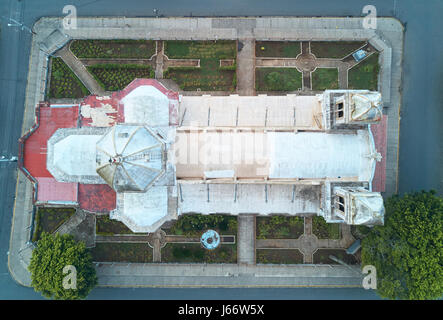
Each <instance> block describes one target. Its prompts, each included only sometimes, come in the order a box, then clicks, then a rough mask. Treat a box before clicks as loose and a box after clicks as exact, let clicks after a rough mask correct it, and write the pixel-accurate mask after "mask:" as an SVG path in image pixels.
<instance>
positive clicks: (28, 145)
mask: <svg viewBox="0 0 443 320" xmlns="http://www.w3.org/2000/svg"><path fill="white" fill-rule="evenodd" d="M38 108H40V117H39V118H40V120H39V124H40V125H39V127H38V128H37V129H36V130H35V131H34V132H33V133H32V134H31V135H30V136H29V137H28V139H26V141H25V147H24V159H23V160H24V167H25V168H26V169H27V170H28V171H29V173H30V174H31V175H32V176H33V177H34V178H38V177H51V178H52V175H51V174H50V173H49V171H48V170H47V169H46V154H47V142H48V139H49V138H50V137H51V136H52V135H53V134H54V132H55V131H56V130H57V129H59V128H75V127H77V119H78V106H73V107H66V108H59V107H57V108H52V107H38Z"/></svg>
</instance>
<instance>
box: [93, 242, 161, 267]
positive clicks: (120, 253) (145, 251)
mask: <svg viewBox="0 0 443 320" xmlns="http://www.w3.org/2000/svg"><path fill="white" fill-rule="evenodd" d="M90 250H91V254H92V260H93V261H95V262H141V263H143V262H152V248H151V247H150V246H149V245H148V244H147V243H106V242H105V243H96V245H95V248H92V249H90Z"/></svg>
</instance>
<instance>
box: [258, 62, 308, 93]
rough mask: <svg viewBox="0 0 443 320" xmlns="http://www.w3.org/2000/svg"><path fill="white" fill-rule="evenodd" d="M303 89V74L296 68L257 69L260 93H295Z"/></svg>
mask: <svg viewBox="0 0 443 320" xmlns="http://www.w3.org/2000/svg"><path fill="white" fill-rule="evenodd" d="M301 88H302V74H301V72H299V71H298V70H297V69H296V68H256V69H255V89H257V90H258V91H295V90H298V89H301Z"/></svg>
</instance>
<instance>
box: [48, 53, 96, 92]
mask: <svg viewBox="0 0 443 320" xmlns="http://www.w3.org/2000/svg"><path fill="white" fill-rule="evenodd" d="M89 94H90V92H89V90H88V89H86V87H85V86H84V85H83V83H82V82H81V81H80V80H79V78H77V76H76V75H75V74H74V72H73V71H72V70H71V69H70V68H69V67H68V66H67V65H66V64H65V63H64V62H63V60H62V59H61V58H51V79H50V83H49V89H48V95H49V99H51V98H55V99H61V98H74V99H75V98H83V97H85V96H87V95H89Z"/></svg>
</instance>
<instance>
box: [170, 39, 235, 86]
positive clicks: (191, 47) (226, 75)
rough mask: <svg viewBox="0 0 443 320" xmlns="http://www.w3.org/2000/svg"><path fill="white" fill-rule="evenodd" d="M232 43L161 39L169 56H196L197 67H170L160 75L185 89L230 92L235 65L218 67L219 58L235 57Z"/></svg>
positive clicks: (177, 57)
mask: <svg viewBox="0 0 443 320" xmlns="http://www.w3.org/2000/svg"><path fill="white" fill-rule="evenodd" d="M236 47H237V46H236V42H235V41H228V40H219V41H165V54H166V55H167V56H168V58H169V59H200V67H199V68H198V67H171V68H168V69H167V70H166V71H165V72H164V73H163V76H164V77H165V78H168V79H172V80H174V81H175V82H177V84H178V85H179V87H180V88H181V89H182V90H185V91H195V90H198V89H200V90H202V91H234V90H235V88H236V86H237V79H236V73H235V72H236V66H235V64H234V65H233V66H226V67H220V59H234V60H235V59H236Z"/></svg>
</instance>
